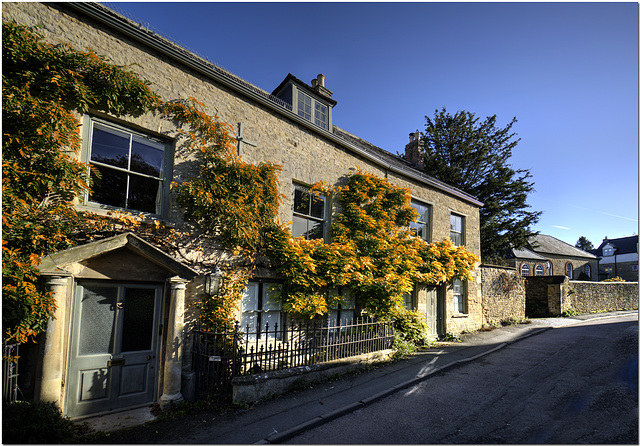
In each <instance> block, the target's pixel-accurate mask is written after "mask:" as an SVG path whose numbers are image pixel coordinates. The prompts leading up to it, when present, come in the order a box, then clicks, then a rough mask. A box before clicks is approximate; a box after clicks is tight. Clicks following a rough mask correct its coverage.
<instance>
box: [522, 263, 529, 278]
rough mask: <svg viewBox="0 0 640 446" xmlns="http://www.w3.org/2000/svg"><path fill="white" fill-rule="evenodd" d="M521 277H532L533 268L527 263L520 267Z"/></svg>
mask: <svg viewBox="0 0 640 446" xmlns="http://www.w3.org/2000/svg"><path fill="white" fill-rule="evenodd" d="M520 275H521V276H522V277H530V276H531V266H529V264H528V263H527V262H522V265H520Z"/></svg>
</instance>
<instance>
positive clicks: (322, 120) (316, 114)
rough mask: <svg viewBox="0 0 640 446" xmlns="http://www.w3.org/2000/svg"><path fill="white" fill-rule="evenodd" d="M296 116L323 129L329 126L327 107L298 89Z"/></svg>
mask: <svg viewBox="0 0 640 446" xmlns="http://www.w3.org/2000/svg"><path fill="white" fill-rule="evenodd" d="M297 107H298V116H302V117H303V118H304V119H306V120H307V121H310V122H313V123H314V124H315V125H317V126H318V127H321V128H323V129H325V130H326V129H328V128H329V107H327V106H326V105H325V104H323V103H322V102H318V101H317V100H315V99H313V98H312V97H311V96H309V95H308V94H305V93H303V92H301V91H298V104H297Z"/></svg>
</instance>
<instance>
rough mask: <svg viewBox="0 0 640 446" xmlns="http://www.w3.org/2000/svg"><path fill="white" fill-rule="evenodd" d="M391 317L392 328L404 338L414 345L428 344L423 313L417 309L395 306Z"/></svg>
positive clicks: (427, 331) (427, 332)
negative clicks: (411, 309)
mask: <svg viewBox="0 0 640 446" xmlns="http://www.w3.org/2000/svg"><path fill="white" fill-rule="evenodd" d="M392 317H393V319H394V322H393V328H394V329H395V331H396V333H399V334H400V336H402V338H403V339H404V340H406V341H408V342H411V343H412V344H413V345H415V346H416V347H424V346H427V345H429V337H428V334H429V327H428V326H427V323H426V322H425V321H424V315H422V314H421V313H420V312H419V311H410V310H407V309H404V308H396V309H395V310H394V311H393V313H392Z"/></svg>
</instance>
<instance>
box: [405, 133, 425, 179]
mask: <svg viewBox="0 0 640 446" xmlns="http://www.w3.org/2000/svg"><path fill="white" fill-rule="evenodd" d="M404 157H405V158H406V160H407V161H409V162H410V163H413V164H415V165H416V166H418V167H419V168H420V169H424V143H423V142H422V139H421V138H420V131H419V130H416V131H415V133H409V144H407V145H406V146H405V147H404Z"/></svg>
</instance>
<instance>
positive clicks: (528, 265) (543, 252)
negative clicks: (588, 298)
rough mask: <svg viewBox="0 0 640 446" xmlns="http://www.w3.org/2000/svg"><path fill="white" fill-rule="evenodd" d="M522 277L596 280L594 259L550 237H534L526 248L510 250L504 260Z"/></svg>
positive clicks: (592, 256) (584, 252) (586, 253)
mask: <svg viewBox="0 0 640 446" xmlns="http://www.w3.org/2000/svg"><path fill="white" fill-rule="evenodd" d="M506 260H507V263H508V264H509V266H512V267H515V268H516V269H517V270H518V271H519V272H520V275H521V276H523V277H529V276H567V277H568V278H569V280H586V281H597V280H598V275H597V271H598V259H597V257H596V256H594V255H593V254H591V253H588V252H586V251H583V250H581V249H578V248H576V247H575V246H571V245H570V244H568V243H566V242H563V241H562V240H558V239H557V238H555V237H551V236H550V235H544V234H538V235H535V236H533V237H531V239H530V240H529V248H522V249H512V250H511V253H510V255H509V257H508V258H507V259H506Z"/></svg>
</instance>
